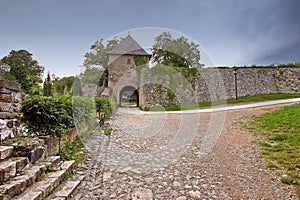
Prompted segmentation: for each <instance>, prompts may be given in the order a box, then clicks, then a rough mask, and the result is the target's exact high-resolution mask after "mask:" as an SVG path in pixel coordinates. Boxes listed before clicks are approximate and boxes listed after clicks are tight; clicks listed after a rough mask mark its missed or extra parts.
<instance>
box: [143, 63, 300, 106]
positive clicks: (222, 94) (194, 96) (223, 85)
mask: <svg viewBox="0 0 300 200" xmlns="http://www.w3.org/2000/svg"><path fill="white" fill-rule="evenodd" d="M147 70H151V69H147ZM149 74H150V75H149ZM164 75H165V76H172V75H170V74H164ZM236 75H237V83H236V84H237V93H238V97H244V96H253V95H259V94H272V93H299V92H300V68H238V69H237V74H236ZM170 79H171V78H170V77H165V78H164V79H162V78H161V77H153V75H151V73H150V72H149V71H145V72H144V79H143V82H142V83H141V85H140V87H139V93H140V94H143V96H142V97H140V106H141V107H143V108H144V109H147V108H150V107H152V106H157V105H161V106H166V105H174V104H182V103H191V102H208V101H216V100H226V99H230V98H235V75H234V70H233V69H231V68H224V69H218V68H205V69H201V70H199V71H198V73H197V75H196V76H194V77H193V78H192V82H194V83H193V84H190V85H188V86H187V85H186V84H182V83H181V82H176V83H175V82H174V81H173V83H172V81H170ZM176 80H178V79H176ZM187 81H191V80H187ZM172 84H176V86H175V87H172ZM170 90H171V91H172V93H174V94H175V97H172V95H171V97H172V99H170Z"/></svg>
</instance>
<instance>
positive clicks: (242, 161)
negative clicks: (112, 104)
mask: <svg viewBox="0 0 300 200" xmlns="http://www.w3.org/2000/svg"><path fill="white" fill-rule="evenodd" d="M286 105H288V104H281V105H273V106H266V107H259V108H248V109H240V110H230V111H223V112H213V113H198V114H159V115H157V114H156V115H135V114H128V113H127V114H126V113H125V112H118V113H117V114H116V115H115V116H114V117H113V118H112V119H111V120H110V121H109V122H108V123H109V125H110V126H111V127H112V128H113V133H112V135H111V136H110V137H107V136H104V135H103V134H101V133H96V134H95V136H94V138H93V139H92V140H91V141H90V142H89V143H88V144H86V146H85V150H84V151H85V153H86V155H87V157H86V160H85V161H84V163H82V164H81V165H80V166H79V167H78V169H77V172H76V174H75V176H74V177H73V179H74V180H82V183H81V185H80V186H79V188H78V189H77V191H76V192H75V194H74V196H73V197H72V199H133V200H135V199H176V200H184V199H284V200H285V199H297V196H296V194H295V191H294V190H293V188H292V187H291V186H288V185H286V184H284V183H282V182H281V181H280V178H281V177H282V176H283V175H284V171H274V170H270V169H268V168H267V167H266V161H265V159H264V158H262V157H261V155H260V151H261V150H260V147H259V146H257V145H256V144H254V143H253V141H254V140H255V136H253V135H252V134H251V133H249V132H248V131H247V130H246V129H245V128H244V124H245V122H247V121H248V120H249V119H251V118H252V117H253V116H258V115H262V114H264V113H267V112H271V111H275V110H278V109H280V108H282V107H283V106H286Z"/></svg>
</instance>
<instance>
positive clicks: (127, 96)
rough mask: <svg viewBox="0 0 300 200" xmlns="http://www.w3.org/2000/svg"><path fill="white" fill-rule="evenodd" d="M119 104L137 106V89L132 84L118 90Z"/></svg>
mask: <svg viewBox="0 0 300 200" xmlns="http://www.w3.org/2000/svg"><path fill="white" fill-rule="evenodd" d="M120 106H121V107H138V106H139V92H138V90H137V89H136V88H134V87H132V86H126V87H124V88H123V89H122V90H121V92H120Z"/></svg>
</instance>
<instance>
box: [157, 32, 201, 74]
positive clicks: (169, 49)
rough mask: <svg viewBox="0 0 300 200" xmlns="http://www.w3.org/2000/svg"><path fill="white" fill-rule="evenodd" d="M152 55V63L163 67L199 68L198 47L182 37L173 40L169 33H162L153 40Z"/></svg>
mask: <svg viewBox="0 0 300 200" xmlns="http://www.w3.org/2000/svg"><path fill="white" fill-rule="evenodd" d="M152 54H153V56H152V59H153V60H154V62H156V63H160V64H164V65H169V66H176V67H186V68H191V67H199V66H201V64H200V63H199V61H200V50H199V45H198V44H195V43H194V42H189V41H188V40H187V39H186V38H185V37H183V36H181V37H179V38H177V39H174V38H172V35H171V33H169V32H163V33H162V34H160V35H159V36H157V37H156V38H155V43H154V45H153V48H152Z"/></svg>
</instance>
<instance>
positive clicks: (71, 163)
mask: <svg viewBox="0 0 300 200" xmlns="http://www.w3.org/2000/svg"><path fill="white" fill-rule="evenodd" d="M74 167H75V161H74V160H68V161H64V162H63V163H62V164H61V166H60V168H61V169H65V170H67V171H69V170H72V169H73V168H74Z"/></svg>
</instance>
